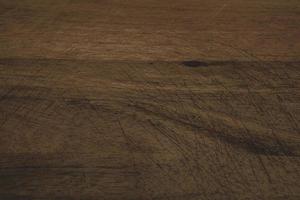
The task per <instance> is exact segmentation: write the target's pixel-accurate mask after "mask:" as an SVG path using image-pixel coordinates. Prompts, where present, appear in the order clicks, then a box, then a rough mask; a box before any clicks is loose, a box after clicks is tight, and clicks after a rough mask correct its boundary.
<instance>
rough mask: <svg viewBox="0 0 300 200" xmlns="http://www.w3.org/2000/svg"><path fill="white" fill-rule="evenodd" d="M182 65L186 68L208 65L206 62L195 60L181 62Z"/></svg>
mask: <svg viewBox="0 0 300 200" xmlns="http://www.w3.org/2000/svg"><path fill="white" fill-rule="evenodd" d="M182 64H183V65H184V66H186V67H207V66H208V65H209V64H208V63H207V62H203V61H197V60H189V61H183V62H182Z"/></svg>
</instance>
